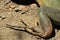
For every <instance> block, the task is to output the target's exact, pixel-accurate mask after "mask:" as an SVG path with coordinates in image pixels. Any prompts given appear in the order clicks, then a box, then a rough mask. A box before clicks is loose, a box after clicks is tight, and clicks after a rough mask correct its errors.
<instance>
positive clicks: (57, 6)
mask: <svg viewBox="0 0 60 40" xmlns="http://www.w3.org/2000/svg"><path fill="white" fill-rule="evenodd" d="M36 1H37V2H38V4H39V5H40V9H39V13H38V15H39V16H40V18H42V17H43V16H44V15H46V16H47V17H44V18H45V19H46V18H50V19H51V21H52V22H53V23H55V24H58V25H60V0H36ZM41 9H42V10H41ZM41 13H43V14H44V15H42V16H41ZM44 18H43V20H42V22H41V20H40V22H41V24H42V25H41V26H43V24H44V23H46V22H44V20H45V19H44ZM46 21H48V19H46ZM49 23H50V22H48V24H49ZM43 27H45V28H46V27H47V30H48V29H49V30H48V31H49V32H48V31H45V32H47V33H45V34H47V35H48V36H47V35H45V36H43V37H44V38H47V37H49V35H51V33H52V30H53V28H52V26H43Z"/></svg>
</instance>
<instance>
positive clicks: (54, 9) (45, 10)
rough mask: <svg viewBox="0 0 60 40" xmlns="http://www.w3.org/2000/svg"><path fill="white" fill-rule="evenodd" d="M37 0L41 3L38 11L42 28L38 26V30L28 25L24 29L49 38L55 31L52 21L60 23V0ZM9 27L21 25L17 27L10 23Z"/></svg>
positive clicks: (13, 27)
mask: <svg viewBox="0 0 60 40" xmlns="http://www.w3.org/2000/svg"><path fill="white" fill-rule="evenodd" d="M36 1H37V3H38V4H39V5H40V9H39V12H38V13H37V14H38V16H39V23H40V24H39V27H40V28H39V27H38V28H37V29H38V30H36V29H34V28H32V29H30V28H28V27H27V28H26V27H25V28H24V29H25V30H27V31H28V32H29V33H32V34H34V35H36V36H39V37H43V38H47V37H49V36H50V35H51V34H52V31H53V27H52V23H51V21H52V22H53V23H55V24H58V25H60V0H36ZM50 19H51V20H50ZM8 27H9V28H12V29H19V27H17V26H16V27H15V26H11V25H8ZM19 30H23V29H19ZM33 30H34V31H35V32H34V31H33ZM39 30H42V31H39ZM38 31H39V32H38Z"/></svg>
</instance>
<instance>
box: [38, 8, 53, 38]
mask: <svg viewBox="0 0 60 40" xmlns="http://www.w3.org/2000/svg"><path fill="white" fill-rule="evenodd" d="M38 16H39V18H40V19H39V21H40V26H41V27H42V29H43V31H44V32H42V34H43V35H42V34H40V36H41V37H43V38H47V37H48V36H50V35H51V33H52V30H53V28H52V24H51V21H50V19H49V18H48V16H47V15H46V14H45V11H44V9H43V8H40V10H39V12H38ZM40 33H41V32H40Z"/></svg>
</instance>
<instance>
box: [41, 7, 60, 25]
mask: <svg viewBox="0 0 60 40" xmlns="http://www.w3.org/2000/svg"><path fill="white" fill-rule="evenodd" d="M41 9H43V10H44V11H45V14H46V15H47V16H48V17H49V18H50V19H51V21H52V22H53V23H55V24H58V25H60V10H57V9H54V8H50V7H47V6H43V7H41Z"/></svg>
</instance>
